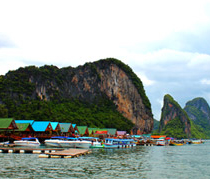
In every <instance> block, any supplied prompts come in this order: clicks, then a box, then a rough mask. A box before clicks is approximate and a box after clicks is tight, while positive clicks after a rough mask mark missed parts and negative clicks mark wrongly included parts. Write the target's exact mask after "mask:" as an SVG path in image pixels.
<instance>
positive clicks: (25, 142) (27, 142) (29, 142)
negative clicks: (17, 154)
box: [14, 137, 40, 147]
mask: <svg viewBox="0 0 210 179" xmlns="http://www.w3.org/2000/svg"><path fill="white" fill-rule="evenodd" d="M14 144H15V146H28V147H37V146H40V142H39V140H38V139H37V138H36V137H27V138H22V139H21V140H15V141H14Z"/></svg>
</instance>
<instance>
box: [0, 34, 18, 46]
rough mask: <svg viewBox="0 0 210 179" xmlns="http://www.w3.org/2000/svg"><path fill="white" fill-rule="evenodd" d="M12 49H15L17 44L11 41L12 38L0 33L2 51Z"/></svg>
mask: <svg viewBox="0 0 210 179" xmlns="http://www.w3.org/2000/svg"><path fill="white" fill-rule="evenodd" d="M12 47H15V44H14V43H13V42H12V41H11V40H10V38H9V37H8V36H7V35H5V34H1V33H0V49H1V48H12Z"/></svg>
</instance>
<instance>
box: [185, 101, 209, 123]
mask: <svg viewBox="0 0 210 179" xmlns="http://www.w3.org/2000/svg"><path fill="white" fill-rule="evenodd" d="M184 109H185V111H186V112H187V114H188V116H189V117H190V119H192V120H193V121H197V120H200V117H202V118H203V119H206V120H207V121H208V123H209V124H210V107H209V105H208V103H207V102H206V100H205V99H204V98H195V99H193V100H192V101H188V102H187V103H186V106H185V108H184Z"/></svg>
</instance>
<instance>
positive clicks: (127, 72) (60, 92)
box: [6, 59, 153, 134]
mask: <svg viewBox="0 0 210 179" xmlns="http://www.w3.org/2000/svg"><path fill="white" fill-rule="evenodd" d="M31 68H32V67H31ZM41 68H42V70H41V72H40V70H39V69H38V68H36V67H33V70H31V69H30V68H26V69H23V68H21V69H19V70H18V71H17V74H21V79H19V78H18V79H17V80H19V81H20V82H18V81H17V82H16V83H17V84H16V85H19V86H20V83H21V84H22V83H23V81H24V83H23V84H24V85H25V87H23V91H19V92H18V94H17V91H16V92H15V91H14V90H13V89H11V90H9V92H8V93H10V94H11V95H12V96H13V97H14V98H15V97H17V96H19V97H20V94H21V96H22V97H24V98H26V97H28V98H37V97H39V98H40V99H41V100H46V101H48V100H51V99H52V98H55V97H57V98H65V99H73V98H77V99H79V100H81V101H86V102H90V103H96V104H97V102H98V101H100V99H101V98H103V97H105V98H108V99H110V100H112V101H113V103H114V104H115V105H116V107H117V110H118V111H119V112H120V113H122V114H123V116H125V117H126V118H128V119H130V120H131V121H132V122H133V123H134V124H135V127H134V128H133V133H134V134H137V133H150V132H151V131H152V128H153V115H152V112H151V107H150V102H149V100H148V98H147V97H146V94H145V91H144V88H143V85H142V83H141V81H140V79H138V77H137V76H136V75H135V74H134V73H133V72H132V70H131V69H130V68H129V67H128V66H126V65H125V64H123V63H122V62H120V61H119V60H116V59H106V60H100V61H97V62H94V63H86V64H85V65H84V66H79V67H77V68H71V67H67V68H62V69H58V68H57V67H54V66H45V67H41ZM49 71H50V73H49ZM11 76H12V75H11V74H10V73H8V74H7V75H6V78H17V77H15V76H16V75H13V76H12V77H11ZM24 88H25V89H26V88H27V89H29V88H30V89H31V90H30V92H29V91H27V94H26V93H24ZM11 91H12V92H11Z"/></svg>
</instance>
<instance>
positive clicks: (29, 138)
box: [22, 137, 37, 140]
mask: <svg viewBox="0 0 210 179" xmlns="http://www.w3.org/2000/svg"><path fill="white" fill-rule="evenodd" d="M31 139H37V138H36V137H24V138H22V140H31Z"/></svg>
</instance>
